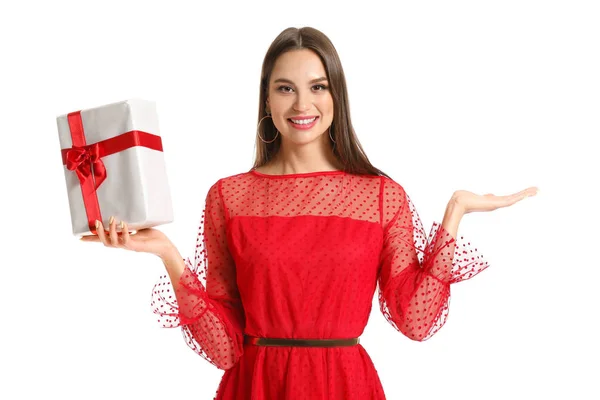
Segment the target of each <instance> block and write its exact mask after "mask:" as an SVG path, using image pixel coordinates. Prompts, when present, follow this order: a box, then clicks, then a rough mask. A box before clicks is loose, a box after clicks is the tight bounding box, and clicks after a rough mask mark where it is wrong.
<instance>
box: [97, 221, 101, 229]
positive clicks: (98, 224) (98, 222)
mask: <svg viewBox="0 0 600 400" xmlns="http://www.w3.org/2000/svg"><path fill="white" fill-rule="evenodd" d="M98 228H100V221H98V220H96V229H98Z"/></svg>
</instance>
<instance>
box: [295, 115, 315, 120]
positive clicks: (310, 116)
mask: <svg viewBox="0 0 600 400" xmlns="http://www.w3.org/2000/svg"><path fill="white" fill-rule="evenodd" d="M315 117H318V115H299V116H297V117H290V118H288V119H296V120H304V119H312V118H315Z"/></svg>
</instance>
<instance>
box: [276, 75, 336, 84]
mask: <svg viewBox="0 0 600 400" xmlns="http://www.w3.org/2000/svg"><path fill="white" fill-rule="evenodd" d="M326 80H327V78H326V77H324V76H322V77H320V78H315V79H313V80H311V81H309V82H308V83H317V82H322V81H326ZM277 82H285V83H291V84H294V82H292V81H291V80H289V79H286V78H279V79H275V80H274V81H273V83H277Z"/></svg>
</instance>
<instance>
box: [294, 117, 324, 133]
mask: <svg viewBox="0 0 600 400" xmlns="http://www.w3.org/2000/svg"><path fill="white" fill-rule="evenodd" d="M311 118H314V119H315V120H314V121H313V122H311V123H310V124H306V125H300V124H295V123H293V122H292V120H291V119H290V118H288V120H287V121H288V124H290V125H291V126H292V128H294V129H298V130H301V131H307V130H309V129H311V128H312V127H313V126H315V125H316V124H317V122H319V117H318V116H315V117H305V118H302V119H311ZM294 119H296V118H294Z"/></svg>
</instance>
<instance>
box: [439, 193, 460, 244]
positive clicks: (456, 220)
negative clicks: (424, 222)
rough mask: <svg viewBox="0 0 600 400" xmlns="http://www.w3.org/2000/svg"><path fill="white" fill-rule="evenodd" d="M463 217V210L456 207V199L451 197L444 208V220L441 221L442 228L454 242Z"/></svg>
mask: <svg viewBox="0 0 600 400" xmlns="http://www.w3.org/2000/svg"><path fill="white" fill-rule="evenodd" d="M463 215H465V213H464V211H463V208H462V207H461V206H460V205H458V204H457V202H456V199H455V198H454V197H452V199H450V201H449V202H448V206H447V207H446V212H445V213H444V219H443V220H442V227H443V228H444V229H445V230H446V232H448V233H449V234H450V235H451V236H452V237H453V238H454V240H456V236H457V234H458V225H459V224H460V221H461V219H462V217H463Z"/></svg>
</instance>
